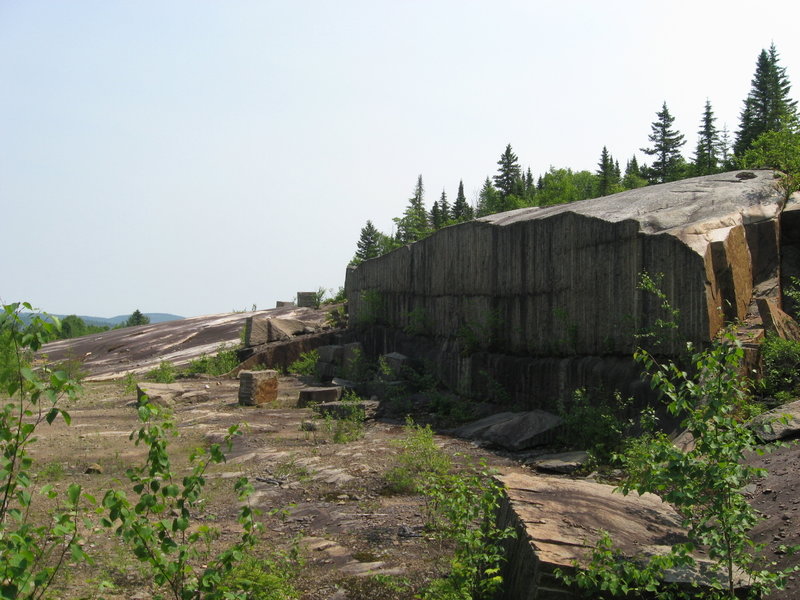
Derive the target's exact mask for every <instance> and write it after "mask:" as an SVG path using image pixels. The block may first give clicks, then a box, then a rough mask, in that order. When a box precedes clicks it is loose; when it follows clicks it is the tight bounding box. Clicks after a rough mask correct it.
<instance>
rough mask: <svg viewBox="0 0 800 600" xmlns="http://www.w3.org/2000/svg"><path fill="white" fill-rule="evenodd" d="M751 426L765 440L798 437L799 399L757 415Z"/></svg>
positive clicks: (799, 422)
mask: <svg viewBox="0 0 800 600" xmlns="http://www.w3.org/2000/svg"><path fill="white" fill-rule="evenodd" d="M752 427H753V430H754V431H755V432H756V435H758V437H759V438H761V439H762V440H763V441H765V442H774V441H776V440H784V439H791V438H796V437H800V400H795V401H794V402H790V403H788V404H784V405H783V406H779V407H778V408H775V409H773V410H770V411H768V412H765V413H764V414H761V415H759V416H758V417H756V418H755V419H754V420H753V424H752Z"/></svg>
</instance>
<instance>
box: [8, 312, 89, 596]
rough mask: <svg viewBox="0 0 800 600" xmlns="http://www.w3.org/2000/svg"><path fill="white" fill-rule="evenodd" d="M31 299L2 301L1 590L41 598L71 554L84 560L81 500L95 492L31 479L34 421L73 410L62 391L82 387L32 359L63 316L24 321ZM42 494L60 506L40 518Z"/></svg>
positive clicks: (50, 470) (51, 471)
mask: <svg viewBox="0 0 800 600" xmlns="http://www.w3.org/2000/svg"><path fill="white" fill-rule="evenodd" d="M23 308H24V309H27V310H29V311H30V310H32V308H31V305H30V304H27V303H23V304H20V303H14V304H8V305H3V307H2V310H0V358H2V361H0V393H2V395H3V396H4V397H5V399H4V402H3V406H2V408H0V582H1V583H0V595H1V596H2V597H3V598H42V597H44V596H46V593H47V589H48V588H49V587H50V585H51V584H52V583H53V580H54V578H55V577H56V575H57V574H58V573H59V571H60V570H61V569H62V567H63V566H64V565H65V564H66V561H78V562H82V561H87V560H88V556H87V555H86V554H85V553H84V551H83V542H82V539H81V533H80V524H81V522H82V516H83V512H84V509H83V505H85V504H87V503H93V502H94V499H93V498H92V497H91V496H89V495H88V494H85V493H83V490H82V489H81V486H80V485H78V484H76V483H72V484H70V485H69V486H68V487H67V489H66V493H65V494H64V495H63V496H61V497H59V494H58V493H57V492H56V491H55V490H54V489H53V487H52V486H50V485H46V486H44V487H42V488H41V489H40V490H35V489H34V487H33V473H32V467H33V459H32V457H31V456H30V453H29V447H30V444H32V443H33V442H34V441H35V439H36V438H35V432H36V429H37V428H38V427H39V426H41V425H43V424H44V423H47V424H52V423H53V422H54V421H55V420H56V419H57V418H59V417H61V418H63V419H64V422H65V423H67V424H69V423H70V416H69V414H68V413H67V412H66V411H65V410H63V409H62V408H60V406H59V402H60V400H61V399H62V398H63V397H67V398H75V396H76V394H77V391H78V387H77V384H76V383H75V382H74V381H72V380H70V379H69V377H68V376H67V374H66V373H65V372H63V371H55V370H51V369H49V368H47V367H44V368H40V369H33V368H32V366H31V363H30V359H31V357H32V356H33V353H34V352H36V351H37V350H39V349H40V348H41V346H42V344H43V343H45V342H47V341H48V340H50V339H53V338H54V337H55V336H56V335H57V334H58V330H59V323H58V320H57V319H56V320H53V321H52V322H48V321H47V320H46V319H45V318H42V317H39V316H34V317H33V318H32V319H31V321H30V323H29V324H26V323H25V322H24V321H23V320H22V317H21V316H20V314H19V313H20V311H21V310H22V309H23ZM56 471H57V467H55V466H53V467H48V466H45V467H44V468H43V469H42V470H41V471H40V474H42V476H45V477H46V476H49V475H57V472H56ZM40 495H44V496H46V497H47V498H49V499H50V500H56V501H57V503H58V506H59V508H57V509H56V510H55V511H54V512H53V513H52V514H51V515H50V518H49V519H47V520H45V523H44V524H43V525H37V524H34V523H33V522H32V521H31V516H32V515H33V514H36V513H37V512H40V511H38V510H36V509H35V499H36V498H38V497H39V496H40Z"/></svg>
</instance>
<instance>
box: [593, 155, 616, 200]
mask: <svg viewBox="0 0 800 600" xmlns="http://www.w3.org/2000/svg"><path fill="white" fill-rule="evenodd" d="M597 167H598V170H597V195H598V196H608V195H609V194H613V193H615V192H617V191H619V190H618V189H617V188H618V187H619V186H618V184H619V173H618V168H619V165H617V166H616V167H615V166H614V158H613V157H612V156H611V154H610V153H609V151H608V148H606V147H605V146H603V151H602V152H601V153H600V162H599V163H597Z"/></svg>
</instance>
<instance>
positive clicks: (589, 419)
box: [558, 389, 634, 464]
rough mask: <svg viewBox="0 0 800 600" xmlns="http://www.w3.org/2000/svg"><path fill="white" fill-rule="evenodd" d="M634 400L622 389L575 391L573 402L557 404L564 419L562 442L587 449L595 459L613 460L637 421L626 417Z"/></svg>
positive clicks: (599, 460) (603, 461) (606, 462)
mask: <svg viewBox="0 0 800 600" xmlns="http://www.w3.org/2000/svg"><path fill="white" fill-rule="evenodd" d="M631 402H632V399H631V398H628V399H627V400H626V399H623V397H622V394H620V393H619V392H614V393H613V394H609V393H608V392H604V391H595V392H594V393H591V394H590V393H589V392H587V391H586V390H585V389H578V390H575V392H574V394H573V396H572V401H571V402H569V403H566V402H563V401H560V402H559V403H558V414H559V416H560V417H561V418H562V419H564V422H563V424H562V426H561V431H560V433H559V436H558V439H559V441H560V442H561V443H562V444H563V445H564V446H567V447H568V448H572V449H576V450H588V451H589V453H590V454H591V455H592V458H593V459H594V461H595V462H598V463H600V464H608V463H610V462H611V460H612V456H613V455H614V453H616V452H619V451H621V450H622V448H623V446H624V443H625V440H626V438H627V437H628V435H629V434H630V433H631V429H632V428H633V425H634V421H633V420H632V419H630V418H625V412H626V409H627V408H628V407H629V406H630V405H631Z"/></svg>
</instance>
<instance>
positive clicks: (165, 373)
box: [147, 360, 176, 383]
mask: <svg viewBox="0 0 800 600" xmlns="http://www.w3.org/2000/svg"><path fill="white" fill-rule="evenodd" d="M175 374H176V370H175V365H173V364H172V363H171V362H169V361H168V360H162V361H161V362H160V363H159V364H158V366H157V367H156V368H155V369H152V370H151V371H148V372H147V378H148V379H150V380H152V381H155V382H156V383H173V382H174V381H175Z"/></svg>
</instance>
